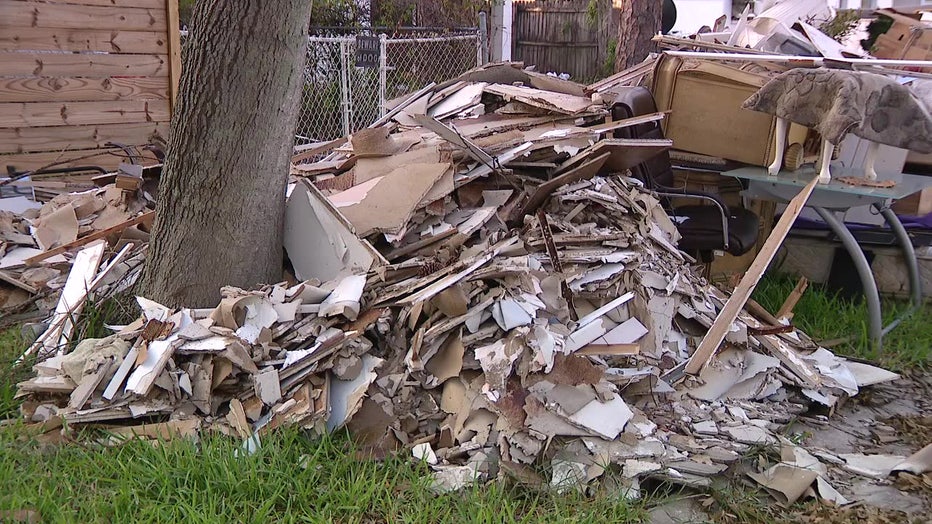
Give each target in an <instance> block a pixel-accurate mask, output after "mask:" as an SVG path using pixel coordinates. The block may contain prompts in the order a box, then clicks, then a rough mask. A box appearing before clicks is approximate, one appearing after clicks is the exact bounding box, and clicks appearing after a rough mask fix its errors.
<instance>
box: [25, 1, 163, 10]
mask: <svg viewBox="0 0 932 524" xmlns="http://www.w3.org/2000/svg"><path fill="white" fill-rule="evenodd" d="M18 1H19V2H21V3H23V4H35V3H36V2H34V1H33V0H18ZM42 3H43V4H71V5H97V6H113V5H119V6H120V7H145V8H149V9H161V8H162V0H43V1H42Z"/></svg>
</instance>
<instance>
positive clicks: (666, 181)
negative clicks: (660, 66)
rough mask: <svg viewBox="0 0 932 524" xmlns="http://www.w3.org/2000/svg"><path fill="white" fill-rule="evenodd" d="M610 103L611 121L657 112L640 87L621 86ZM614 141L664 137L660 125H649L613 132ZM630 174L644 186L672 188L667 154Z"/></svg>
mask: <svg viewBox="0 0 932 524" xmlns="http://www.w3.org/2000/svg"><path fill="white" fill-rule="evenodd" d="M619 89H623V91H621V92H620V93H618V96H617V97H616V98H615V101H614V103H613V104H612V120H622V119H625V118H632V117H635V116H643V115H649V114H651V113H656V112H657V104H656V103H655V102H654V97H653V95H651V93H650V90H649V89H647V88H646V87H643V86H636V87H623V88H619ZM614 136H615V138H663V137H664V136H663V129H661V127H660V122H648V123H646V124H640V125H636V126H631V127H624V128H621V129H617V130H615V133H614ZM631 173H632V174H633V175H634V176H635V177H636V178H638V179H639V180H641V181H642V182H644V184H646V185H647V187H649V188H651V189H656V186H658V185H659V186H661V187H671V186H672V185H673V166H672V165H671V164H670V154H669V153H668V152H666V151H664V152H662V153H660V154H659V155H656V156H654V157H652V158H651V159H650V160H647V161H645V162H643V163H641V164H639V165H637V166H635V167H634V168H632V169H631Z"/></svg>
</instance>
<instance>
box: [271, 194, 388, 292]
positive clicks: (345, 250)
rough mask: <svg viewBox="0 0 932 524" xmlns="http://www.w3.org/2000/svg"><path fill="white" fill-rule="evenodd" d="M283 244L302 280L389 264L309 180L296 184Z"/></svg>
mask: <svg viewBox="0 0 932 524" xmlns="http://www.w3.org/2000/svg"><path fill="white" fill-rule="evenodd" d="M284 245H285V251H287V252H288V258H289V259H290V260H291V263H292V265H293V266H294V269H295V274H296V275H297V276H298V278H300V279H302V280H309V279H312V278H317V279H320V280H321V281H328V280H332V279H333V278H335V277H336V276H337V275H340V274H341V273H343V272H344V271H348V272H354V271H361V272H365V271H368V270H369V268H371V267H372V265H373V264H377V265H382V264H387V263H388V262H387V261H386V260H385V259H384V258H382V255H380V254H379V252H378V251H376V250H375V249H374V248H373V247H372V246H371V245H370V244H369V243H368V242H366V241H365V240H360V239H359V238H358V237H357V236H356V235H355V234H354V231H353V229H352V226H351V225H350V223H349V221H347V220H346V218H345V217H343V216H342V215H340V213H339V211H337V209H336V208H334V207H333V206H332V205H331V204H330V203H329V201H328V200H327V199H326V197H324V196H323V195H321V194H320V192H319V191H318V190H317V189H316V188H314V186H313V185H312V184H310V183H309V182H308V181H306V180H303V181H301V182H299V183H298V184H297V185H296V187H295V189H294V190H293V191H292V194H291V197H290V198H289V199H288V202H287V204H286V206H285V231H284Z"/></svg>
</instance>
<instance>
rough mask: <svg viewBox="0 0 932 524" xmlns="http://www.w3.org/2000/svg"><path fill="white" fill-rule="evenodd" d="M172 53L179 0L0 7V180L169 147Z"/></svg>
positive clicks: (174, 78) (175, 65)
mask: <svg viewBox="0 0 932 524" xmlns="http://www.w3.org/2000/svg"><path fill="white" fill-rule="evenodd" d="M180 51H181V49H180V42H179V31H178V0H47V1H34V0H0V170H2V171H3V173H0V176H4V175H5V174H6V172H7V169H8V167H12V168H13V169H14V170H16V171H27V170H35V169H39V168H43V167H46V166H48V165H49V164H55V167H66V166H77V165H96V166H100V167H103V168H105V169H115V168H116V166H117V165H118V164H119V163H120V162H121V161H122V160H123V158H122V157H121V156H120V155H117V154H114V152H111V153H103V154H101V148H104V144H106V143H107V142H117V143H121V144H125V145H130V146H139V145H144V144H147V143H149V142H150V141H151V140H153V138H154V137H160V138H162V139H166V138H168V127H169V121H170V119H171V108H172V103H173V102H174V100H175V97H176V95H177V90H178V78H179V75H180V73H181V53H180ZM110 151H113V150H112V149H111V150H110ZM143 153H145V152H144V151H143ZM146 160H148V161H154V158H153V157H152V155H151V153H148V158H147V159H146Z"/></svg>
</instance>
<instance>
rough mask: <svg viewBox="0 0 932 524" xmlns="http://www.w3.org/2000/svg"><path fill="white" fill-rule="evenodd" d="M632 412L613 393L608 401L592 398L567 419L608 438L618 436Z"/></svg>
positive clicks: (632, 414)
mask: <svg viewBox="0 0 932 524" xmlns="http://www.w3.org/2000/svg"><path fill="white" fill-rule="evenodd" d="M633 416H634V413H633V412H632V411H631V409H630V408H629V407H628V405H627V404H625V401H624V400H622V399H621V397H620V396H618V395H615V396H614V397H613V398H612V399H611V400H609V401H608V402H602V401H600V400H593V401H592V402H589V403H588V404H586V405H585V406H584V407H583V408H582V409H580V410H579V411H577V412H576V413H573V414H572V415H571V416H570V417H569V420H570V421H571V422H573V424H576V425H577V426H581V427H584V428H586V429H589V430H592V431H593V432H595V433H596V434H598V435H600V436H602V437H604V438H607V439H609V440H612V439H614V438H615V437H617V436H618V434H619V433H621V431H622V430H623V429H625V425H627V424H628V421H629V420H631V417H633Z"/></svg>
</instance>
